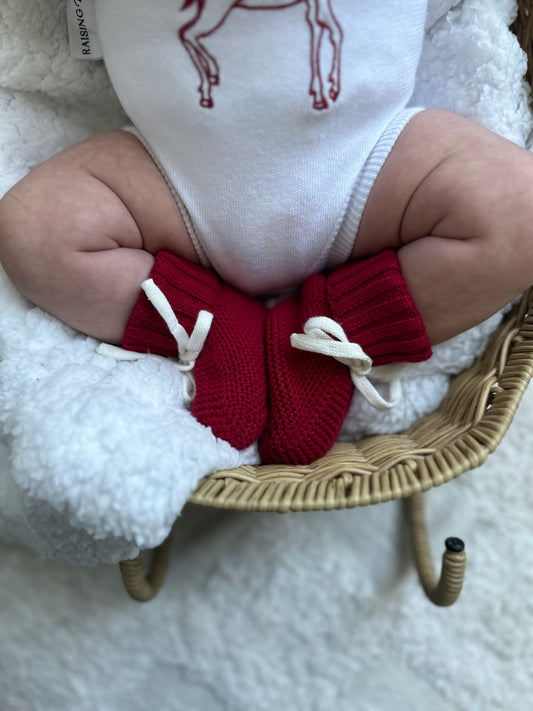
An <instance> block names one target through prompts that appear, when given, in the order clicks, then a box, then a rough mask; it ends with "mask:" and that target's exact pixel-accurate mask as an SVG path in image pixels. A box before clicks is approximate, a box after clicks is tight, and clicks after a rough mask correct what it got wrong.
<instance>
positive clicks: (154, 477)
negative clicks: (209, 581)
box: [0, 0, 532, 564]
mask: <svg viewBox="0 0 533 711" xmlns="http://www.w3.org/2000/svg"><path fill="white" fill-rule="evenodd" d="M456 4H457V3H456V2H451V0H448V1H447V2H443V0H440V1H439V2H437V1H436V0H435V2H433V3H432V4H431V8H430V14H429V18H428V30H427V38H426V43H425V48H424V54H423V60H422V65H421V68H420V72H419V77H418V82H417V90H416V94H415V97H414V100H413V104H416V105H425V106H440V107H444V108H450V109H453V110H457V111H459V112H460V113H463V114H464V115H467V116H470V117H472V118H475V119H477V120H479V121H480V122H482V123H484V124H486V125H487V126H488V127H489V128H492V129H493V130H497V131H498V132H500V133H502V134H503V135H505V136H506V137H508V138H510V139H511V140H513V141H515V142H517V143H519V144H520V145H525V144H526V140H527V137H528V134H529V132H530V130H531V125H532V121H531V114H530V112H529V109H528V106H527V87H526V85H525V83H524V82H522V83H521V82H520V77H521V76H522V75H523V74H524V72H525V57H524V55H523V53H522V52H521V50H520V49H519V47H518V44H517V42H516V40H515V39H514V37H513V36H512V35H511V34H510V33H509V31H508V30H507V25H508V24H509V22H510V21H511V19H512V17H513V13H514V12H516V6H515V2H514V0H505V1H504V0H490V1H484V2H482V1H481V0H464V2H463V3H462V4H460V5H459V6H457V7H456V8H455V9H452V10H451V11H450V8H451V7H452V6H453V5H456ZM439 18H440V19H439ZM0 48H1V49H0V194H3V193H4V192H5V191H6V190H7V189H9V187H11V185H13V184H14V183H15V182H16V181H17V180H18V179H20V178H21V177H22V176H23V175H24V174H25V173H27V172H28V170H29V169H30V168H32V167H33V166H35V165H36V164H38V163H39V162H41V161H43V160H44V159H46V158H47V157H49V156H50V155H52V154H54V153H56V152H57V151H59V150H60V149H62V148H64V147H66V146H68V145H71V144H73V143H75V142H76V141H79V140H81V139H83V138H85V137H88V136H90V135H92V134H94V133H95V132H97V131H102V130H106V129H109V128H116V127H120V126H121V125H123V124H124V122H125V117H124V115H123V113H122V111H121V108H120V106H119V105H118V102H117V99H116V97H115V96H114V93H113V91H112V89H111V87H110V85H109V82H108V79H107V76H106V73H105V70H104V67H103V66H102V64H101V63H85V62H81V61H74V60H71V59H70V58H69V56H68V48H67V42H66V25H65V17H64V3H63V0H0ZM0 303H1V308H0V438H1V439H0V443H1V444H2V446H3V447H4V449H5V453H6V460H5V461H6V463H5V465H4V466H3V467H2V468H1V470H0V493H1V494H2V497H1V502H2V503H1V507H0V508H1V510H0V537H2V538H4V539H6V540H9V541H15V542H17V541H18V542H22V543H24V544H26V545H28V546H30V547H32V548H34V549H35V550H36V551H38V552H39V553H40V554H41V555H43V556H46V557H49V558H55V559H58V560H63V561H68V562H72V563H80V564H89V563H97V562H115V561H117V560H119V559H121V558H126V557H130V556H132V555H134V554H135V553H136V551H137V550H138V548H144V547H152V546H154V545H157V544H158V543H159V542H161V541H162V540H163V539H164V538H165V536H166V534H167V533H168V531H169V530H170V528H171V526H172V524H173V522H174V521H175V519H176V517H177V516H178V515H179V513H180V511H181V510H182V508H183V505H184V504H185V502H186V500H187V498H188V496H189V494H190V492H191V490H192V489H193V488H194V486H195V485H196V483H197V482H198V480H199V479H200V478H201V477H202V476H204V475H206V474H208V473H210V472H211V471H214V470H217V469H226V468H230V467H233V466H237V465H238V464H239V463H242V462H253V461H256V460H257V453H256V450H255V448H254V447H251V448H250V449H249V450H248V451H247V452H245V453H238V452H236V451H235V450H233V449H232V448H231V447H230V446H229V445H228V444H227V443H225V442H220V441H216V440H215V438H214V437H213V436H212V434H211V432H210V431H209V430H207V429H206V428H204V427H202V426H201V425H199V424H198V423H197V422H196V421H195V420H194V419H193V418H192V417H191V416H190V415H189V413H188V412H187V411H186V410H185V409H184V408H183V407H182V406H181V404H182V388H181V381H180V379H179V378H178V377H177V374H176V371H175V369H174V368H173V366H172V364H171V363H170V362H169V361H166V360H165V359H162V358H158V357H151V358H147V359H143V360H142V361H139V362H137V363H116V362H114V361H112V360H109V359H106V358H103V357H101V356H99V355H97V353H96V347H97V345H98V344H97V343H96V342H95V341H94V340H93V339H90V338H87V337H85V336H83V335H81V334H79V333H76V332H74V331H73V330H72V329H69V328H68V327H66V326H64V325H63V324H61V323H60V322H58V321H57V320H56V319H54V318H52V317H51V316H49V315H47V314H45V313H43V312H42V311H40V310H39V309H35V308H31V307H30V305H29V304H27V303H26V302H24V301H23V300H22V299H20V298H19V297H18V296H17V294H16V293H15V292H14V290H13V289H12V287H11V286H10V285H9V283H8V282H7V280H6V279H5V277H3V276H1V277H0ZM497 322H498V317H495V318H494V319H492V320H491V321H490V322H489V323H487V324H484V325H482V326H480V327H478V328H476V329H474V330H473V331H471V332H469V333H467V334H464V335H463V336H461V337H459V338H457V339H454V341H451V342H448V343H447V344H443V345H442V346H440V347H439V348H437V349H436V353H435V356H434V358H433V359H432V360H431V361H429V362H428V363H426V364H422V365H419V366H410V367H409V368H408V370H407V371H406V374H405V379H404V398H403V400H402V402H401V404H400V405H398V406H397V407H396V408H395V409H394V410H392V411H390V412H389V413H387V414H383V413H377V412H375V411H373V410H371V409H370V408H368V407H367V406H366V403H365V402H364V401H362V400H361V399H360V398H359V397H357V396H356V398H355V399H354V403H353V406H352V409H351V413H350V417H349V418H348V420H347V422H346V427H345V429H344V431H343V436H347V434H348V433H349V434H351V435H353V433H358V434H365V433H375V432H382V431H395V430H398V429H401V428H402V427H405V426H408V425H409V424H411V422H412V421H414V420H415V419H417V418H418V417H419V416H420V415H421V414H423V413H425V412H428V411H431V410H433V409H434V408H435V407H437V406H438V404H439V402H440V400H441V398H442V396H443V394H444V393H445V391H446V387H447V383H448V380H449V375H450V373H453V372H457V371H458V370H461V369H463V368H464V367H466V366H467V365H469V364H470V363H471V362H472V360H473V358H474V356H475V354H477V353H479V352H480V351H481V350H482V349H483V346H484V344H485V341H486V338H487V335H488V334H489V333H490V332H491V331H492V330H493V328H494V327H495V325H496V324H497ZM384 392H386V388H385V389H384ZM7 462H9V465H8V464H7Z"/></svg>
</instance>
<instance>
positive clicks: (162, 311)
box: [98, 279, 213, 404]
mask: <svg viewBox="0 0 533 711" xmlns="http://www.w3.org/2000/svg"><path fill="white" fill-rule="evenodd" d="M141 286H142V289H143V291H144V293H145V294H146V296H147V298H148V301H149V302H150V303H151V304H152V306H153V307H154V308H155V310H156V311H157V313H158V314H159V315H160V316H161V318H162V319H163V321H164V322H165V323H166V325H167V327H168V330H169V331H170V333H171V334H172V336H173V338H174V340H175V341H176V344H177V346H178V361H177V363H176V368H177V369H178V370H179V371H181V372H182V373H183V374H184V375H185V379H184V382H183V398H184V400H185V403H186V404H190V403H191V402H192V400H193V399H194V395H195V391H196V386H195V382H194V376H193V374H192V369H193V368H194V364H195V363H196V360H197V358H198V356H199V355H200V353H201V351H202V348H203V347H204V343H205V340H206V338H207V336H208V334H209V330H210V328H211V324H212V322H213V314H212V313H210V312H209V311H200V312H199V313H198V316H197V318H196V323H195V325H194V328H193V330H192V333H191V335H190V336H189V334H188V333H187V331H186V330H185V329H184V328H183V326H182V325H181V324H180V322H179V321H178V319H177V317H176V314H175V313H174V311H173V310H172V306H171V305H170V303H169V301H168V299H167V297H166V296H165V295H164V294H163V292H162V291H161V289H160V288H159V287H158V286H157V284H156V283H155V282H154V280H153V279H147V280H146V281H144V282H143V283H142V285H141ZM98 353H99V354H100V355H103V356H107V357H110V358H115V359H116V360H122V361H133V360H139V359H140V358H144V357H146V356H147V355H148V354H147V353H136V352H134V351H127V350H124V349H123V348H118V347H117V346H112V345H110V344H108V343H102V344H101V345H100V346H99V348H98Z"/></svg>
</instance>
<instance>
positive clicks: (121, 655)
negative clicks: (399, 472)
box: [0, 389, 533, 711]
mask: <svg viewBox="0 0 533 711" xmlns="http://www.w3.org/2000/svg"><path fill="white" fill-rule="evenodd" d="M532 420H533V390H531V389H530V390H529V391H528V393H526V396H525V397H524V399H523V402H522V405H521V407H520V409H519V411H518V415H517V417H516V418H515V421H514V423H513V425H512V426H511V430H510V431H509V433H508V435H507V437H506V438H505V439H504V441H503V443H502V445H501V446H500V448H499V449H498V450H497V451H496V453H495V454H494V455H492V456H491V457H489V459H488V461H487V462H486V464H485V465H484V466H483V467H482V468H480V469H478V470H476V471H474V472H470V473H468V474H464V475H463V476H461V477H459V479H457V480H456V481H453V482H451V483H449V484H446V486H443V487H441V488H438V489H433V490H432V491H430V492H428V494H427V495H426V498H427V502H428V511H427V518H428V522H429V529H430V531H431V533H432V543H433V549H434V554H435V555H434V557H435V561H436V563H437V564H438V560H439V558H440V555H441V551H442V550H443V541H444V538H445V537H446V536H449V535H455V536H461V537H463V538H464V540H465V542H466V547H467V548H466V549H467V554H468V567H467V575H466V581H465V587H464V590H463V592H462V594H461V597H460V598H459V600H458V602H457V603H456V604H455V605H454V606H453V607H451V608H447V609H446V608H445V609H441V608H436V607H434V606H433V605H431V603H429V602H428V601H427V599H426V598H425V596H424V595H423V593H422V591H421V588H420V586H419V583H418V580H417V577H416V572H415V570H414V566H413V563H412V560H411V557H410V552H409V551H410V548H409V542H408V539H407V531H406V529H405V526H404V523H403V517H402V515H401V512H402V506H401V504H400V503H399V502H394V503H389V504H383V505H380V506H374V507H370V508H366V509H355V510H351V511H336V512H335V511H334V512H327V513H317V514H287V515H285V516H280V515H278V514H245V513H235V512H229V511H215V510H210V509H203V508H198V507H190V508H189V507H187V508H186V509H185V511H184V513H183V515H182V516H181V518H180V520H179V521H178V523H177V525H176V528H175V548H174V552H173V555H172V560H171V567H170V571H169V575H168V578H167V581H166V583H165V585H164V587H163V590H162V591H161V592H160V594H159V596H158V597H157V598H156V599H155V600H154V601H153V602H151V603H147V604H146V605H141V604H139V603H135V602H133V601H131V600H130V599H129V598H128V597H127V596H126V594H125V592H124V591H123V590H122V583H121V581H120V578H119V573H118V566H104V565H100V566H96V567H94V568H79V567H73V566H69V565H66V564H64V563H58V562H55V561H44V560H42V559H40V558H39V557H38V556H37V555H36V554H35V553H33V552H31V551H29V550H27V549H25V548H17V547H14V546H9V545H6V544H1V543H0V580H1V581H2V584H1V585H0V630H1V634H0V690H1V692H0V695H1V699H2V700H1V702H0V707H1V708H2V711H72V710H73V709H76V711H147V710H148V709H157V710H158V711H249V710H250V709H255V711H272V709H280V711H302V710H304V709H305V710H306V711H429V709H438V711H511V710H512V711H530V709H531V708H532V702H533V675H532V673H531V671H532V669H533V641H532V637H531V629H532V628H533V604H532V602H531V589H532V586H533V536H532V534H533V530H532V524H531V511H532V510H533V487H531V486H530V484H529V480H530V478H531V460H532V455H533V436H532V433H531V422H532Z"/></svg>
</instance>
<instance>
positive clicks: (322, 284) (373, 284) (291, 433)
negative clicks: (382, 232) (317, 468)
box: [259, 250, 431, 464]
mask: <svg viewBox="0 0 533 711" xmlns="http://www.w3.org/2000/svg"><path fill="white" fill-rule="evenodd" d="M315 317H322V318H320V319H318V320H317V321H316V322H315V321H309V319H312V318H313V319H315ZM324 318H325V319H332V320H333V321H334V322H335V323H333V324H332V323H331V321H330V322H329V324H328V323H327V322H324ZM324 323H326V325H325V326H324ZM306 324H307V327H306ZM330 326H331V329H330ZM339 326H340V327H341V331H340V334H339V333H338V327H339ZM304 327H306V328H305V329H304ZM308 327H310V328H309V329H308ZM323 327H324V328H326V329H327V330H328V331H330V332H331V333H334V338H329V337H328V336H327V335H326V334H325V333H324V331H322V330H321V329H322V328H323ZM333 327H335V328H333ZM313 329H314V336H313V335H311V336H306V337H302V336H297V337H296V338H294V337H293V339H292V340H293V343H294V344H298V347H297V348H295V347H293V346H292V345H291V335H292V334H301V332H302V330H305V331H306V332H307V331H308V330H309V332H310V333H311V334H312V333H313ZM317 334H318V337H317ZM306 338H307V339H308V344H309V350H308V349H307V347H306V350H301V349H300V348H301V346H300V345H299V344H301V343H302V341H305V339H306ZM339 339H341V340H339ZM317 344H318V345H317ZM324 344H326V345H324ZM354 344H358V345H359V346H360V349H358V347H357V345H355V346H354ZM315 345H317V352H309V351H312V350H313V349H314V346H315ZM361 349H362V351H361ZM327 352H331V354H332V355H334V357H333V358H332V357H327V356H326V355H324V353H327ZM354 353H355V355H354ZM430 355H431V346H430V344H429V340H428V337H427V334H426V330H425V328H424V324H423V323H422V319H421V317H420V314H419V313H418V310H417V308H416V306H415V304H414V302H413V299H412V297H411V295H410V293H409V291H408V289H407V285H406V283H405V280H404V279H403V277H402V274H401V271H400V265H399V262H398V258H397V256H396V253H395V252H394V251H392V250H390V251H386V252H382V253H380V254H378V255H376V256H374V257H371V258H369V259H366V260H363V261H360V262H351V263H349V264H347V265H344V266H342V267H341V268H340V269H338V270H337V271H335V272H333V274H331V275H330V276H329V277H328V278H327V279H326V278H325V277H323V276H321V275H316V274H315V275H313V276H311V277H309V278H308V279H306V281H305V282H304V284H303V286H302V289H301V292H300V294H299V295H298V296H294V297H290V298H288V299H285V300H284V301H282V302H280V303H279V304H277V305H276V306H275V307H274V308H273V309H272V311H271V312H270V314H269V316H268V319H267V372H268V379H269V395H270V412H269V418H268V422H267V426H266V428H265V431H264V432H263V434H262V435H261V437H260V440H259V452H260V454H261V457H262V459H263V461H264V462H274V463H285V464H307V463H309V462H312V461H314V460H315V459H318V458H319V457H321V456H323V455H324V454H326V453H327V452H328V451H329V450H330V449H331V447H332V446H333V444H334V443H335V441H336V440H337V437H338V435H339V432H340V430H341V427H342V424H343V421H344V418H345V417H346V414H347V412H348V408H349V407H350V402H351V398H352V394H353V391H354V385H353V381H352V373H351V370H350V368H348V367H347V364H348V362H353V361H354V360H355V361H357V363H362V364H363V365H362V366H361V367H362V368H363V370H364V372H365V373H367V372H368V370H369V368H370V365H371V364H373V365H384V364H387V363H398V362H419V361H423V360H427V359H428V358H429V357H430ZM335 357H339V358H343V359H344V360H345V361H346V364H345V363H344V362H339V360H335ZM370 359H371V361H370ZM354 379H355V380H356V382H358V379H357V377H355V378H354ZM359 380H362V387H363V386H364V387H366V384H365V383H366V382H367V381H366V378H365V377H363V378H359ZM376 397H377V398H379V396H378V395H377V394H376ZM382 402H383V401H382Z"/></svg>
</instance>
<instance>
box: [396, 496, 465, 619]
mask: <svg viewBox="0 0 533 711" xmlns="http://www.w3.org/2000/svg"><path fill="white" fill-rule="evenodd" d="M406 504H407V516H408V520H409V528H410V530H411V539H412V541H413V550H414V555H415V562H416V567H417V570H418V575H419V578H420V582H421V584H422V587H423V588H424V591H425V593H426V595H427V596H428V598H429V599H430V600H431V602H433V603H434V604H435V605H439V606H442V607H446V606H449V605H453V603H454V602H455V601H456V600H457V598H458V597H459V594H460V592H461V590H462V587H463V581H464V576H465V567H466V553H465V550H464V548H465V545H464V543H463V541H462V540H461V539H460V538H447V539H446V542H445V545H446V550H445V551H444V555H443V557H442V571H441V575H440V578H439V577H438V576H437V573H436V572H435V567H434V565H433V560H432V558H431V551H430V547H429V541H428V535H427V530H426V523H425V516H424V499H423V494H414V495H413V496H410V497H409V498H408V499H406Z"/></svg>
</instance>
